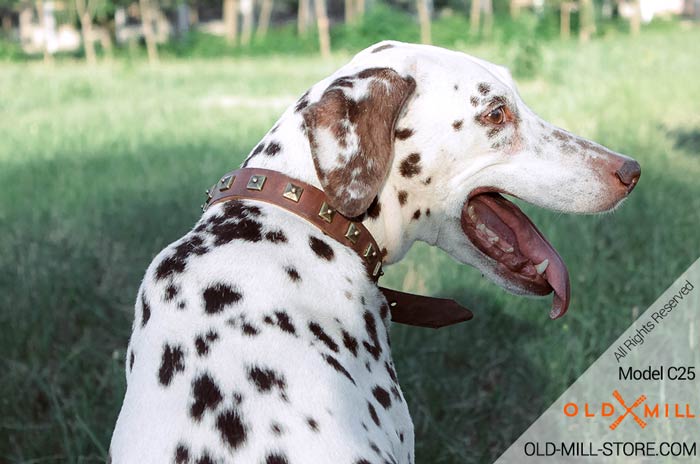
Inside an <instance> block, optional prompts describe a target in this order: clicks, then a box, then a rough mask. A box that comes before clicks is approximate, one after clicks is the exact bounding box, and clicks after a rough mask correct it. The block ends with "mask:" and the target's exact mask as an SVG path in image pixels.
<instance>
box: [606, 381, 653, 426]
mask: <svg viewBox="0 0 700 464" xmlns="http://www.w3.org/2000/svg"><path fill="white" fill-rule="evenodd" d="M613 396H614V397H615V399H616V400H617V401H619V402H620V404H621V405H622V407H623V408H625V412H624V414H621V415H620V416H619V417H618V418H617V419H615V422H613V423H612V424H610V430H615V429H616V428H617V426H618V425H620V422H622V420H623V419H624V418H625V417H627V415H628V414H631V415H632V417H634V421H635V422H636V423H637V425H639V427H641V428H644V427H646V426H647V423H646V422H644V421H643V420H642V419H640V418H639V416H638V415H637V414H636V413H635V412H634V411H633V409H634V408H636V407H637V406H639V405H640V404H642V403H644V402H645V401H646V400H647V397H646V395H642V396H640V397H639V398H637V401H635V402H634V403H632V406H630V407H627V405H626V404H625V401H624V400H623V399H622V395H620V392H619V391H617V390H615V391H613Z"/></svg>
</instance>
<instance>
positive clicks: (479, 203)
mask: <svg viewBox="0 0 700 464" xmlns="http://www.w3.org/2000/svg"><path fill="white" fill-rule="evenodd" d="M299 116H300V117H301V118H303V122H302V128H303V133H304V134H305V137H306V138H307V140H308V148H306V147H304V148H305V149H306V150H310V155H311V156H310V159H311V161H312V163H313V172H315V174H316V176H314V177H315V178H314V179H313V180H312V181H313V182H314V183H316V184H317V185H320V186H321V187H322V188H323V190H324V191H325V192H326V194H327V195H328V197H329V198H330V201H331V203H332V206H334V207H335V208H336V209H337V210H338V211H339V212H341V213H342V214H344V215H346V216H348V217H359V218H361V219H363V221H364V224H365V225H366V226H367V227H368V229H369V230H370V231H371V232H372V234H373V235H374V237H375V238H376V240H377V242H378V243H379V244H380V246H383V247H384V248H385V252H386V262H388V263H391V262H395V261H397V260H399V259H400V258H401V257H402V256H403V255H404V254H405V253H406V251H407V250H408V248H409V247H410V245H411V244H412V243H413V242H414V241H415V240H423V241H425V242H428V243H430V244H433V245H437V246H439V247H440V248H442V249H443V250H445V251H447V252H448V253H449V254H450V255H452V256H453V257H454V258H455V259H457V260H458V261H460V262H462V263H465V264H470V265H472V266H475V267H477V268H478V269H479V270H481V271H482V272H483V273H484V274H485V275H487V276H488V277H490V278H491V279H493V280H494V281H495V282H497V283H498V284H500V285H501V286H502V287H504V288H506V289H508V290H510V291H512V292H514V293H519V294H534V295H545V294H548V293H551V292H554V294H555V295H554V305H553V308H552V311H551V313H550V315H551V317H553V318H554V317H559V316H561V315H562V314H564V312H565V311H566V309H567V307H568V302H569V278H568V273H567V270H566V267H565V265H564V263H563V261H562V259H561V258H560V257H559V255H558V253H557V252H556V251H555V250H554V248H553V247H552V246H551V245H550V244H549V243H548V242H547V240H546V239H545V238H544V237H543V236H542V234H541V233H540V232H539V231H538V230H537V228H536V227H535V226H534V225H533V224H532V222H530V220H529V219H528V218H527V217H526V216H525V215H524V214H523V213H522V212H521V211H520V210H519V209H518V208H517V207H516V206H515V205H514V204H513V203H511V202H510V201H508V200H506V199H505V198H504V197H503V196H502V195H501V194H507V195H511V196H514V197H517V198H520V199H522V200H524V201H526V202H529V203H532V204H535V205H538V206H541V207H544V208H549V209H552V210H556V211H561V212H568V213H596V212H602V211H607V210H610V209H612V208H614V207H615V206H617V205H618V204H620V203H621V202H622V200H624V199H625V198H626V196H627V195H628V194H629V193H630V191H631V190H632V188H634V186H635V185H636V183H637V181H638V179H639V175H640V167H639V164H638V163H637V162H636V161H634V160H633V159H631V158H628V157H626V156H623V155H620V154H617V153H614V152H613V151H611V150H608V149H607V148H605V147H602V146H601V145H598V144H596V143H594V142H591V141H588V140H585V139H583V138H580V137H577V136H575V135H573V134H570V133H568V132H566V131H565V130H563V129H559V128H557V127H555V126H553V125H551V124H549V123H547V122H545V121H543V120H542V119H540V118H539V117H538V116H537V115H536V114H534V113H533V112H532V110H530V109H529V108H528V107H527V106H526V105H525V103H524V102H523V100H522V99H521V98H520V96H519V94H518V91H517V89H516V87H515V84H514V82H513V80H512V78H511V76H510V74H509V73H508V71H507V70H506V69H505V68H503V67H501V66H497V65H494V64H491V63H488V62H486V61H483V60H479V59H476V58H473V57H471V56H468V55H466V54H463V53H458V52H453V51H449V50H445V49H441V48H437V47H431V46H425V45H412V44H404V43H399V42H382V43H380V44H378V45H375V46H373V47H370V48H368V49H367V50H365V51H363V52H361V53H359V54H358V55H357V56H355V58H354V59H353V60H352V61H351V62H350V63H348V64H347V65H346V66H344V67H343V68H341V69H340V70H338V71H337V72H336V73H335V74H334V75H332V76H330V77H329V78H327V79H325V80H324V81H322V82H320V83H319V84H317V85H316V86H314V87H313V88H312V89H310V91H309V92H307V94H305V95H304V97H302V99H301V100H300V101H299V102H298V103H297V105H296V106H295V107H293V108H290V110H288V113H286V120H287V121H289V119H290V118H293V117H299ZM284 121H285V118H284V117H283V120H282V121H281V122H284ZM280 127H281V126H280ZM298 127H299V126H298V125H297V126H296V127H295V129H297V130H298ZM311 161H307V162H311ZM297 164H298V163H297ZM302 165H303V163H302ZM268 166H271V167H273V168H274V167H275V166H274V164H272V165H270V164H268ZM296 169H297V171H298V170H299V169H303V168H296ZM287 171H291V174H298V172H295V169H287ZM299 177H303V176H301V175H299Z"/></svg>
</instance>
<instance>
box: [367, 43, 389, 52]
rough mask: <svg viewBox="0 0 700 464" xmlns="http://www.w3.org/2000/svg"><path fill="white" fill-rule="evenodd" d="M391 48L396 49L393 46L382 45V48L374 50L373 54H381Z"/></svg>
mask: <svg viewBox="0 0 700 464" xmlns="http://www.w3.org/2000/svg"><path fill="white" fill-rule="evenodd" d="M389 48H394V46H393V45H392V44H384V45H380V46H378V47H376V48H375V49H374V50H372V53H377V52H381V51H382V50H387V49H389Z"/></svg>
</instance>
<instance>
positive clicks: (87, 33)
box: [75, 0, 97, 64]
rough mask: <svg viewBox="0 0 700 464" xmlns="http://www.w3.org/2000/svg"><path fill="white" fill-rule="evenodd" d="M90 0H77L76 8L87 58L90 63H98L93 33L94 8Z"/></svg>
mask: <svg viewBox="0 0 700 464" xmlns="http://www.w3.org/2000/svg"><path fill="white" fill-rule="evenodd" d="M91 6H92V5H91V4H90V0H88V1H87V3H86V2H85V0H75V10H76V12H77V13H78V19H79V20H80V33H81V34H82V36H83V48H84V49H85V60H86V61H87V62H88V64H95V63H97V54H96V53H95V36H94V34H93V33H92V8H91Z"/></svg>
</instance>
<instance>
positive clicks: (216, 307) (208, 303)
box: [202, 283, 243, 314]
mask: <svg viewBox="0 0 700 464" xmlns="http://www.w3.org/2000/svg"><path fill="white" fill-rule="evenodd" d="M202 296H203V297H204V311H206V313H207V314H216V313H219V312H221V311H222V310H223V309H224V308H225V307H226V306H227V305H230V304H234V303H237V302H239V301H240V300H241V298H242V297H243V295H241V294H240V293H239V292H237V291H236V290H234V289H233V288H232V287H230V286H229V285H227V284H223V283H218V284H215V285H212V286H211V287H207V288H206V289H205V290H204V292H202Z"/></svg>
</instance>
